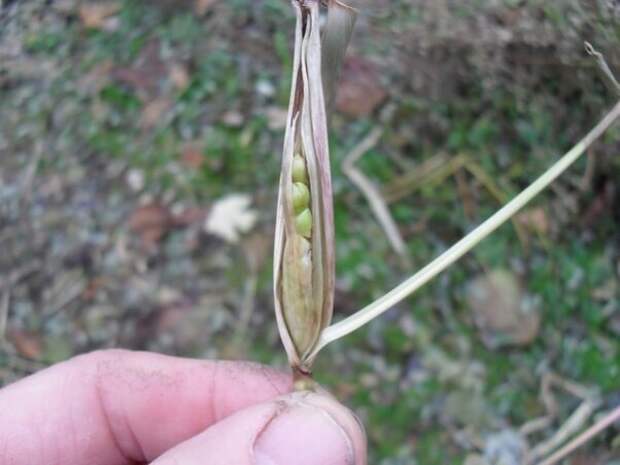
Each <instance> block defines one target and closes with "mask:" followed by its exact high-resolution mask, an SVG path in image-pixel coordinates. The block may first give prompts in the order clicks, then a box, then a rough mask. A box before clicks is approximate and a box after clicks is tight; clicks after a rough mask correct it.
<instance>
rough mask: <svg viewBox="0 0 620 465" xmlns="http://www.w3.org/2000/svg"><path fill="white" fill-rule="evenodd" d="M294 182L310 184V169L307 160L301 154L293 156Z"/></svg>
mask: <svg viewBox="0 0 620 465" xmlns="http://www.w3.org/2000/svg"><path fill="white" fill-rule="evenodd" d="M293 182H302V183H304V184H308V171H307V170H306V161H305V160H304V159H303V157H302V156H301V155H299V154H297V155H295V156H294V157H293Z"/></svg>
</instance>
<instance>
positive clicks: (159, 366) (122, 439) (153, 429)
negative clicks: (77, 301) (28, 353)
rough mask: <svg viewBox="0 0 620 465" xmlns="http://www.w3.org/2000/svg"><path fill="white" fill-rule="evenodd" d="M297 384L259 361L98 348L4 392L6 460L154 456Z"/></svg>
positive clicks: (1, 445) (1, 437)
mask: <svg viewBox="0 0 620 465" xmlns="http://www.w3.org/2000/svg"><path fill="white" fill-rule="evenodd" d="M290 389H291V382H290V378H289V377H288V376H285V375H283V374H281V373H278V372H276V371H274V370H271V369H268V368H266V367H262V366H260V365H255V364H250V363H234V362H211V361H198V360H186V359H178V358H173V357H166V356H162V355H155V354H148V353H138V352H127V351H103V352H95V353H92V354H89V355H85V356H81V357H77V358H75V359H72V360H70V361H68V362H66V363H63V364H60V365H57V366H54V367H52V368H49V369H47V370H44V371H42V372H40V373H38V374H36V375H34V376H31V377H29V378H26V379H24V380H22V381H20V382H18V383H16V384H13V385H11V386H9V387H7V388H5V389H4V390H1V391H0V419H1V421H0V463H2V464H4V463H7V464H11V465H22V464H24V465H26V464H28V465H31V464H33V463H62V464H64V465H73V464H75V465H82V464H84V463H96V464H97V465H108V464H109V465H119V464H130V463H134V462H147V461H150V460H152V459H154V458H155V457H157V456H159V455H161V454H162V453H163V452H164V451H166V450H167V449H169V448H170V447H172V446H173V445H175V444H178V443H180V442H182V441H184V440H186V439H188V438H190V437H192V436H194V435H195V434H197V433H199V432H201V431H203V430H204V429H205V428H207V427H209V426H210V425H212V424H214V423H216V422H217V421H219V420H221V419H222V418H225V417H226V416H228V415H230V414H232V413H234V412H236V411H238V410H240V409H243V408H246V407H248V406H250V405H253V404H257V403H260V402H263V401H266V400H268V399H272V398H274V397H276V396H278V395H281V394H282V393H284V392H288V391H289V390H290Z"/></svg>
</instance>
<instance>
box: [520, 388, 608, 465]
mask: <svg viewBox="0 0 620 465" xmlns="http://www.w3.org/2000/svg"><path fill="white" fill-rule="evenodd" d="M597 405H598V402H597V401H596V400H594V399H586V400H584V401H583V402H582V403H581V404H580V405H579V407H577V409H575V411H574V412H573V413H572V414H571V416H570V417H568V419H567V420H566V422H564V424H563V425H562V426H561V427H560V429H559V430H557V431H556V432H555V434H554V435H553V436H551V438H549V439H548V440H546V441H544V442H541V443H540V444H538V445H537V446H536V447H535V448H534V449H532V451H531V452H530V458H529V460H528V463H534V461H535V460H538V459H539V458H540V457H544V456H545V455H547V454H549V453H550V452H552V451H553V450H555V449H557V448H558V447H560V446H561V445H562V444H563V443H564V442H565V441H566V440H567V439H568V438H569V437H571V436H572V435H573V434H575V433H576V432H577V431H579V430H580V429H581V428H582V427H583V425H584V424H585V423H586V422H587V421H588V418H590V416H591V415H592V413H594V409H595V408H596V407H597Z"/></svg>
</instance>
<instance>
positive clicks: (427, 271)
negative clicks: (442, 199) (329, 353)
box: [313, 101, 620, 356]
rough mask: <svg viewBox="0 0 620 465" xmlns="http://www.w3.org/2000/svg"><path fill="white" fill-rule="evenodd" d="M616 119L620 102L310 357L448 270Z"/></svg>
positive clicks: (325, 336)
mask: <svg viewBox="0 0 620 465" xmlns="http://www.w3.org/2000/svg"><path fill="white" fill-rule="evenodd" d="M619 116H620V101H618V103H616V105H615V106H614V107H613V108H612V109H611V111H610V112H609V113H607V115H605V117H604V118H603V119H602V120H601V121H600V122H599V123H598V124H597V125H596V127H594V129H592V130H591V131H590V132H589V133H588V134H587V135H586V136H585V137H584V138H583V139H582V140H581V141H580V142H579V143H578V144H577V145H575V146H574V147H573V148H572V149H570V150H569V151H568V152H567V153H566V154H565V155H564V156H563V157H562V158H561V159H560V160H558V161H557V162H556V163H555V164H554V165H553V166H552V167H551V168H550V169H549V170H548V171H547V172H545V173H544V174H543V175H542V176H541V177H539V178H538V179H537V180H536V181H534V182H533V183H532V184H531V185H530V186H529V187H527V188H526V189H525V190H524V191H523V192H521V193H520V194H519V195H517V196H516V197H515V198H514V199H513V200H511V201H510V202H508V203H507V204H506V205H505V206H504V207H502V208H501V209H500V210H499V211H497V212H496V213H495V214H494V215H492V216H491V217H490V218H489V219H487V220H486V221H485V222H483V223H482V224H481V225H480V226H478V227H477V228H476V229H474V230H473V231H472V232H471V233H469V234H468V235H467V236H465V237H464V238H463V239H461V240H460V241H459V242H457V243H456V244H454V245H453V246H452V247H450V248H449V249H448V250H447V251H445V252H444V253H443V254H441V255H440V256H439V257H438V258H436V259H435V260H433V261H432V262H431V263H429V264H428V265H426V266H425V267H424V268H422V269H421V270H420V271H418V272H417V273H416V274H414V275H413V276H411V277H410V278H409V279H408V280H406V281H405V282H403V283H401V284H400V285H399V286H397V287H396V288H394V289H392V290H391V291H390V292H388V293H387V294H385V295H384V296H383V297H381V298H380V299H378V300H376V301H375V302H373V303H371V304H370V305H368V306H367V307H365V308H363V309H361V310H359V311H358V312H357V313H355V314H353V315H351V316H350V317H348V318H345V319H344V320H342V321H340V322H338V323H335V324H333V325H331V326H329V327H327V328H326V329H325V330H324V331H323V333H322V334H321V338H320V340H319V343H318V344H317V346H316V348H315V349H314V351H313V356H314V355H316V354H317V353H318V352H319V350H321V349H322V348H323V347H325V346H326V345H327V344H329V343H330V342H333V341H335V340H337V339H340V338H341V337H343V336H346V335H347V334H349V333H351V332H353V331H355V330H356V329H358V328H360V327H361V326H363V325H365V324H366V323H368V322H370V321H371V320H373V319H374V318H376V317H377V316H379V315H381V314H382V313H383V312H385V311H386V310H389V309H390V308H391V307H392V306H394V305H396V304H397V303H399V302H400V301H402V300H403V299H405V298H406V297H408V296H409V295H410V294H412V293H413V292H415V291H416V290H418V289H419V288H420V287H422V286H423V285H424V284H426V283H427V282H428V281H430V280H431V279H433V278H434V277H435V276H437V275H438V274H439V273H441V272H442V271H444V270H445V269H446V268H448V267H449V266H450V265H451V264H452V263H454V262H455V261H457V260H458V259H459V258H461V257H462V256H463V255H465V254H466V253H467V252H469V251H470V250H471V249H472V248H474V247H475V246H476V245H477V244H478V243H479V242H480V241H482V240H483V239H485V238H486V237H487V236H489V234H491V233H492V232H493V231H495V230H496V229H497V228H499V227H500V226H501V225H502V224H504V223H505V222H506V221H507V220H509V219H510V218H511V217H512V216H513V215H514V214H515V213H516V212H518V211H519V210H520V209H521V208H523V207H524V206H525V205H526V204H527V203H528V202H529V201H530V200H532V199H533V198H534V197H536V196H537V195H538V194H539V193H540V192H542V191H543V190H544V189H545V188H546V187H547V186H548V185H549V184H550V183H552V182H553V181H554V180H555V179H556V178H557V177H558V176H560V175H561V174H562V173H563V172H564V171H566V169H568V168H569V167H570V166H571V165H572V164H573V163H574V162H575V161H576V160H577V159H578V158H579V157H580V156H581V155H582V154H583V153H584V152H585V151H586V150H587V149H588V147H590V145H592V143H593V142H594V141H596V139H598V138H599V137H600V136H601V135H602V134H603V133H604V132H605V131H606V130H607V129H608V128H609V127H610V126H611V125H612V124H613V123H614V122H615V121H616V119H617V118H618V117H619Z"/></svg>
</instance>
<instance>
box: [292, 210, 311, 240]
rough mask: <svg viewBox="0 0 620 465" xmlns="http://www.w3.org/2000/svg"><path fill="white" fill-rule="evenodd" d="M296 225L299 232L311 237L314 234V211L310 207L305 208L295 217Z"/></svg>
mask: <svg viewBox="0 0 620 465" xmlns="http://www.w3.org/2000/svg"><path fill="white" fill-rule="evenodd" d="M295 227H296V228H297V234H299V235H300V236H303V237H306V238H310V237H311V236H312V213H310V210H309V209H307V208H306V209H305V210H304V211H302V212H301V213H300V214H299V215H297V216H296V217H295Z"/></svg>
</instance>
